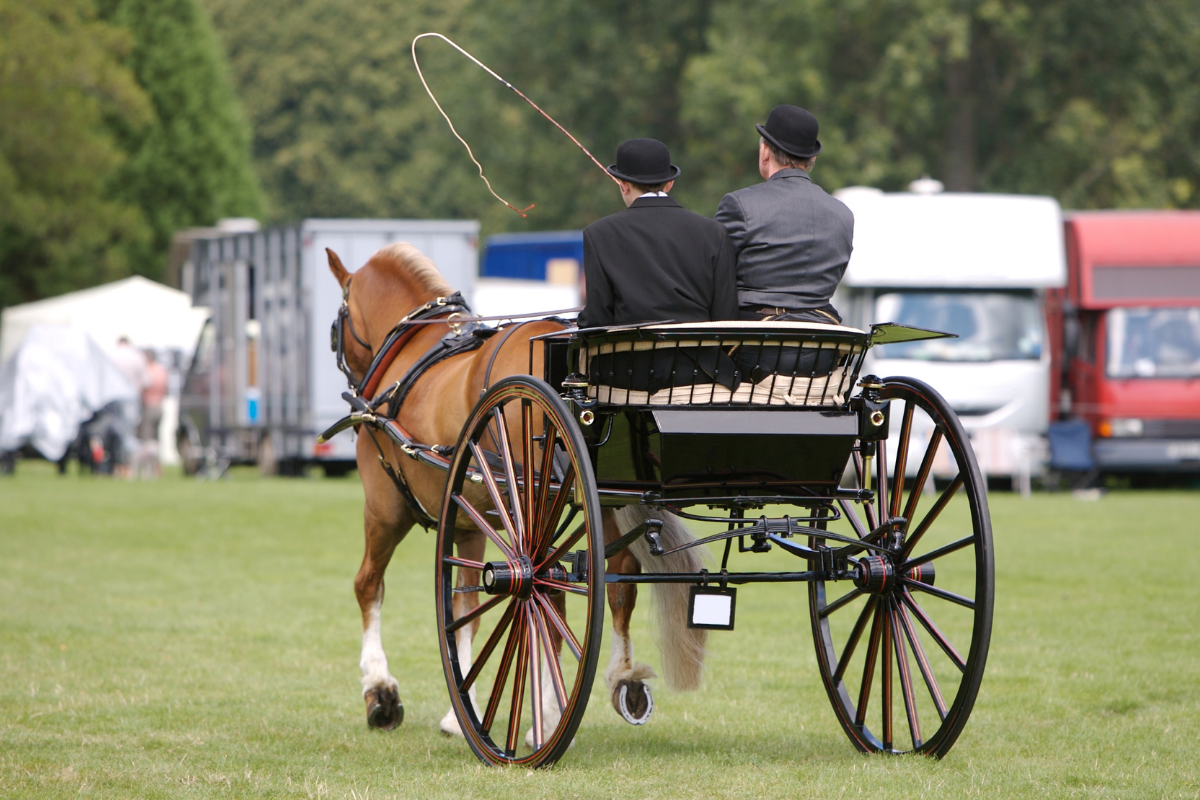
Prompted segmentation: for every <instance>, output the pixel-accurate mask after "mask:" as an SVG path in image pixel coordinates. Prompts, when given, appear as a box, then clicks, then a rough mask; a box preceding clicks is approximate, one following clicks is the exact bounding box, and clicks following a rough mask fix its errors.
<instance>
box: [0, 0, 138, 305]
mask: <svg viewBox="0 0 1200 800" xmlns="http://www.w3.org/2000/svg"><path fill="white" fill-rule="evenodd" d="M129 46H130V41H129V37H128V36H127V35H126V34H124V33H123V32H122V31H120V30H118V29H115V28H113V27H111V26H109V25H106V24H104V23H102V22H98V21H97V20H96V19H95V18H94V16H93V15H92V13H91V7H90V3H88V2H86V0H0V119H3V120H4V124H2V125H0V306H5V305H11V304H14V303H20V302H26V301H29V300H34V299H37V298H39V297H45V296H48V295H53V294H58V293H61V292H64V291H68V290H71V289H75V288H79V287H81V286H87V285H90V284H93V283H98V282H101V281H104V280H111V279H113V278H117V277H121V276H122V275H125V274H127V273H128V271H129V267H130V262H129V257H128V251H129V248H131V247H140V246H142V245H144V243H145V242H146V241H148V239H149V235H150V232H149V230H148V228H147V226H146V225H145V223H144V221H143V219H142V217H141V214H140V213H139V210H138V208H137V207H136V206H135V205H133V204H131V203H129V202H127V201H125V200H123V199H119V198H118V199H114V198H113V197H112V196H111V195H110V194H109V193H108V191H107V185H106V183H107V180H106V179H107V177H108V176H109V175H111V174H112V172H113V171H114V170H115V169H117V168H119V166H120V164H121V163H122V158H123V157H122V153H121V151H120V149H119V147H118V146H117V144H116V143H115V142H114V141H113V138H112V137H111V136H110V135H109V134H108V133H107V132H106V129H105V125H104V123H105V120H106V119H111V118H121V119H124V120H126V124H127V125H129V126H130V127H131V128H132V127H136V126H137V125H139V124H145V123H146V122H147V121H148V119H149V104H148V102H147V99H146V97H145V94H144V93H143V92H142V91H141V90H140V89H139V88H138V85H137V83H136V82H135V81H134V79H133V76H132V75H131V74H130V73H129V71H128V70H126V69H125V68H124V67H123V66H122V65H121V59H122V58H123V56H124V54H125V53H126V52H127V50H128V48H129Z"/></svg>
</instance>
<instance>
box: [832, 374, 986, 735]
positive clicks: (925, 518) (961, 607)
mask: <svg viewBox="0 0 1200 800" xmlns="http://www.w3.org/2000/svg"><path fill="white" fill-rule="evenodd" d="M880 397H881V398H882V399H884V400H890V401H891V403H890V408H889V412H890V415H891V419H890V430H891V437H890V439H889V440H888V441H886V442H880V443H879V450H878V453H877V455H876V457H875V458H873V459H871V461H869V462H866V463H864V459H863V458H862V456H861V454H860V453H858V452H856V453H855V454H854V458H853V462H852V464H853V472H854V478H855V479H856V481H857V486H860V487H861V486H862V485H863V483H864V468H865V467H867V468H869V470H870V474H871V477H872V480H871V486H870V488H871V489H873V490H874V491H875V493H876V494H875V500H874V501H873V502H872V503H869V504H867V503H863V504H861V505H860V504H855V503H851V502H842V503H840V506H841V512H842V515H843V519H841V520H838V521H836V522H833V523H831V524H830V526H829V530H830V531H831V532H836V533H839V534H841V535H843V536H853V537H856V538H859V539H863V540H865V541H867V542H869V543H870V544H873V545H874V546H875V549H869V548H863V549H862V550H861V551H860V552H858V553H856V554H855V556H854V557H855V559H856V560H857V568H856V577H855V579H854V581H853V582H848V581H838V582H836V583H834V582H830V583H826V582H813V583H811V584H810V586H809V599H810V604H809V605H810V612H811V616H812V629H813V637H814V639H815V643H816V648H817V662H818V664H819V666H820V670H821V678H822V680H823V681H824V684H825V688H826V690H827V691H828V694H829V699H830V700H831V701H832V703H833V708H834V711H835V712H836V713H837V717H838V721H839V722H840V723H841V725H842V728H843V729H844V730H845V731H846V734H847V735H848V736H849V737H850V740H851V741H852V742H853V743H854V745H855V746H856V747H858V748H859V749H860V750H863V751H865V752H885V753H922V754H927V755H932V756H936V757H938V758H940V757H941V756H943V755H945V754H946V753H947V752H948V751H949V750H950V748H951V747H952V746H953V745H954V742H955V740H956V739H957V738H958V735H959V734H960V733H961V732H962V729H963V727H964V726H965V724H966V722H967V718H968V717H969V716H970V714H971V709H972V707H973V706H974V704H975V698H976V696H977V695H978V693H979V685H980V682H981V681H982V679H983V669H984V663H985V662H986V661H987V652H988V642H989V640H990V639H991V630H992V595H993V590H994V564H993V551H992V531H991V519H990V517H989V515H988V506H987V495H986V486H985V484H984V481H983V478H982V476H981V474H980V471H979V466H978V464H977V463H976V461H975V455H974V452H973V451H972V450H971V445H970V442H969V441H968V440H967V436H966V433H965V432H964V430H963V427H962V424H961V423H960V422H959V420H958V418H957V417H956V416H955V415H954V412H953V411H952V410H951V409H950V407H949V405H947V403H946V401H945V400H944V399H942V397H941V395H939V394H938V393H937V392H936V391H934V390H933V389H932V388H930V387H929V386H927V385H925V384H924V383H921V382H920V381H916V380H913V379H911V378H887V379H885V380H884V381H883V388H882V389H881V390H880ZM889 450H891V451H892V452H890V453H889V452H888V451H889ZM900 518H903V520H901V519H900ZM889 523H891V524H889ZM822 541H825V542H826V543H827V544H829V546H831V547H838V546H840V545H841V543H840V542H836V541H831V540H822V539H820V538H813V540H812V542H813V543H814V544H816V543H821V542H822Z"/></svg>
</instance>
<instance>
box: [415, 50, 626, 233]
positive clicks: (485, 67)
mask: <svg viewBox="0 0 1200 800" xmlns="http://www.w3.org/2000/svg"><path fill="white" fill-rule="evenodd" d="M427 36H432V37H434V38H437V39H441V40H442V41H443V42H445V43H446V44H448V45H450V46H451V47H453V48H454V49H455V50H457V51H458V52H460V53H462V54H463V55H464V56H466V57H467V58H469V59H470V60H471V61H472V62H474V63H475V65H476V66H478V67H479V68H480V69H482V70H483V71H484V72H486V73H487V74H488V75H491V76H492V77H493V78H495V79H496V80H498V81H500V83H502V84H504V85H505V86H506V87H508V88H509V89H512V90H513V91H514V92H515V93H516V95H517V97H520V98H521V99H522V100H524V101H525V102H526V103H529V105H531V106H533V108H534V110H535V111H537V112H538V113H539V114H541V115H542V116H543V117H545V118H546V119H548V120H549V121H550V123H551V124H552V125H553V126H554V127H556V128H558V129H559V130H560V131H562V132H563V134H564V135H565V136H566V137H567V138H568V139H570V140H571V141H572V142H574V143H575V146H576V147H578V148H579V149H580V150H582V151H583V153H584V155H586V156H587V157H588V158H590V159H591V160H592V163H593V164H595V165H596V166H597V167H599V168H600V169H601V170H603V172H604V174H605V175H608V170H606V169H604V165H603V164H601V163H600V162H599V161H597V160H596V157H595V156H594V155H592V154H591V151H589V150H588V149H587V148H586V147H584V146H583V145H582V144H580V142H579V140H578V139H576V138H575V137H574V136H572V135H571V133H570V131H568V130H567V129H566V128H564V127H563V126H562V125H559V124H558V121H557V120H555V119H554V117H552V116H550V115H549V114H547V113H546V112H545V111H542V109H541V108H540V107H539V106H538V104H537V103H535V102H533V101H532V100H530V99H529V98H528V97H526V96H525V94H524V93H523V92H522V91H521V90H520V89H518V88H517V87H515V86H513V85H512V84H511V83H509V82H508V81H506V80H504V78H501V77H500V76H499V75H497V74H496V73H495V71H493V70H492V69H491V68H490V67H489V66H488V65H487V64H484V63H483V62H482V61H480V60H479V59H478V58H476V57H475V56H473V55H471V54H470V53H468V52H467V51H466V50H464V49H463V48H461V47H459V46H458V45H457V44H456V43H454V42H453V41H451V40H450V39H448V38H447V37H445V36H443V35H442V34H440V33H422V34H421V35H420V36H417V38H415V39H413V41H412V57H413V65H414V66H415V67H416V68H417V77H419V78H420V79H421V85H422V86H424V87H425V92H426V94H428V95H429V99H430V100H432V101H433V104H434V105H435V106H437V110H438V112H439V113H440V114H441V115H442V116H443V117H444V118H445V120H446V124H447V125H449V126H450V132H451V133H453V134H454V138H456V139H458V141H460V142H462V146H463V147H465V148H466V149H467V155H468V156H470V157H471V161H473V162H474V163H475V166H476V167H477V168H478V169H479V177H480V178H483V182H484V183H485V184H487V188H488V191H489V192H491V193H492V197H494V198H496V199H497V200H499V201H500V202H501V203H504V205H506V206H508V207H509V208H511V209H512V210H513V211H516V212H517V213H518V214H520V215H521V216H522V217H524V216H525V212H526V211H528V210H529V209H531V208H533V204H532V203H531V204H530V205H529V206H528V207H526V208H525V209H524V210H521V209H519V208H517V207H516V206H514V205H513V204H512V203H510V202H508V201H507V200H505V199H504V198H503V197H501V196H500V195H498V194H496V190H495V189H493V188H492V183H491V181H489V180H488V179H487V176H486V175H484V174H483V165H482V164H480V163H479V161H478V159H476V158H475V154H474V153H473V152H471V145H469V144H467V140H466V139H464V138H463V137H462V136H460V135H459V133H458V131H457V130H456V129H455V127H454V123H453V122H451V121H450V115H449V114H447V113H446V112H445V110H444V109H443V108H442V106H441V103H439V102H438V101H437V98H436V97H434V96H433V91H432V90H431V89H430V88H429V84H428V83H426V81H425V74H424V73H423V72H421V64H420V62H419V61H417V42H419V41H421V40H422V39H424V38H426V37H427ZM608 177H609V178H611V179H612V181H613V182H614V183H616V178H613V177H612V176H611V175H608Z"/></svg>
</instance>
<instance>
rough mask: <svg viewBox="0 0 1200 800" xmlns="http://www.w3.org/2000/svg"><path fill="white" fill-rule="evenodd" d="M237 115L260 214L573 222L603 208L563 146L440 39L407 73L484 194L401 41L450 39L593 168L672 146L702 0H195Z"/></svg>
mask: <svg viewBox="0 0 1200 800" xmlns="http://www.w3.org/2000/svg"><path fill="white" fill-rule="evenodd" d="M206 2H207V3H208V7H209V8H210V9H211V10H212V13H213V18H214V21H215V23H216V25H217V27H218V29H219V30H220V31H221V32H222V34H223V36H224V37H225V41H226V43H227V47H228V50H229V54H230V60H231V64H232V66H233V71H234V74H235V75H236V76H237V83H238V86H239V90H240V91H241V92H242V96H243V100H244V103H245V106H246V108H247V109H249V113H250V114H251V118H252V122H253V127H254V131H255V140H254V153H255V158H256V160H257V162H258V164H259V168H260V170H261V171H262V174H263V176H264V181H265V184H266V188H267V192H268V194H269V196H270V199H271V204H272V207H273V208H274V209H275V212H276V216H277V217H278V218H283V219H297V218H300V217H304V216H325V215H328V216H360V215H363V216H399V217H425V218H428V217H446V216H451V217H455V216H458V217H462V216H465V217H474V218H479V219H482V220H483V222H484V228H485V231H494V230H523V229H524V230H531V229H546V228H556V227H571V226H581V225H586V224H587V223H588V222H590V221H592V220H593V219H595V218H596V217H598V216H602V215H604V214H607V213H610V212H612V211H614V210H616V209H617V208H619V207H620V200H619V198H618V197H617V195H616V193H615V192H614V191H613V188H612V184H611V182H610V181H609V180H608V179H607V178H606V177H605V176H604V174H603V173H601V172H600V171H599V170H598V169H596V167H595V166H594V165H593V164H591V163H590V162H589V161H588V160H587V159H586V158H585V157H584V156H583V155H582V154H581V153H579V151H578V150H577V149H576V148H575V146H574V145H572V144H571V143H570V141H568V140H567V139H566V138H565V137H563V136H562V134H561V133H559V132H558V131H557V130H555V129H554V128H553V127H552V126H551V125H550V124H549V123H547V122H546V121H545V120H544V119H542V117H541V116H539V115H538V114H537V113H536V112H535V111H534V110H533V109H531V108H529V107H528V106H527V105H525V103H524V102H523V101H521V100H520V99H519V98H517V97H516V96H514V95H513V94H512V93H511V92H510V91H508V90H507V89H505V88H504V87H503V86H501V85H500V84H499V83H497V82H496V81H495V80H494V79H492V78H491V77H489V76H488V75H486V74H485V73H484V72H483V71H481V70H479V69H478V68H477V67H475V66H474V65H472V64H470V63H469V62H467V61H466V60H465V59H464V58H462V56H460V55H459V54H457V53H456V52H454V51H453V50H452V49H451V48H450V47H449V46H448V45H445V44H444V43H441V42H435V41H433V40H424V41H423V42H422V43H421V44H420V45H419V53H420V57H421V64H422V68H423V69H424V71H425V74H426V77H427V79H428V80H429V83H430V85H431V87H432V88H433V90H434V92H435V93H436V95H437V97H438V99H439V102H441V103H442V105H443V107H444V108H445V109H446V111H447V113H449V114H450V116H451V119H453V121H454V124H455V126H456V127H457V128H458V130H459V131H460V133H462V134H463V136H464V137H465V138H466V139H467V141H468V142H469V143H470V144H471V146H472V148H474V150H475V153H476V155H477V157H478V158H479V160H480V161H481V162H482V163H483V164H484V167H485V169H486V172H487V174H488V176H489V178H490V179H491V180H492V183H493V185H494V186H495V187H496V189H497V191H499V192H500V194H502V195H504V196H505V197H507V198H508V199H509V200H510V201H511V202H513V204H514V205H520V206H525V205H528V204H529V203H535V204H536V208H535V209H534V210H533V211H532V212H530V214H529V216H528V217H527V218H522V217H520V216H518V215H517V214H514V213H512V212H511V211H509V210H508V209H505V208H504V207H503V206H501V205H500V204H499V203H497V202H496V201H495V200H494V199H493V198H492V197H491V196H490V195H489V194H488V193H487V190H486V188H485V186H484V185H483V183H482V181H480V180H479V178H478V175H477V172H476V169H475V167H474V165H472V164H471V162H470V160H469V159H468V158H467V156H466V153H465V152H464V151H463V149H462V146H461V145H460V144H459V143H458V142H457V141H456V140H455V139H454V138H453V137H452V136H451V134H450V131H449V129H448V128H447V126H446V123H445V121H444V120H443V119H442V118H441V116H440V115H439V114H438V113H437V110H436V109H435V108H434V106H433V104H432V103H431V102H430V101H429V98H428V97H427V96H426V94H425V90H424V88H423V87H422V86H421V83H420V81H419V80H418V78H417V75H416V72H415V70H414V69H413V66H412V60H411V56H410V54H409V45H410V43H411V41H412V39H413V38H414V37H415V36H416V35H417V34H419V33H422V32H424V31H430V30H434V31H439V32H441V33H444V34H446V35H448V36H450V37H451V38H453V39H455V40H456V41H458V42H459V43H460V44H462V46H464V47H465V48H466V49H467V50H469V51H471V52H472V53H474V54H476V55H477V56H478V57H479V58H481V59H482V60H483V61H484V62H485V63H487V64H489V65H490V66H491V67H493V68H494V69H495V70H496V71H498V72H499V73H500V74H501V75H503V76H505V77H506V78H508V79H509V80H510V81H512V82H513V83H514V84H515V85H516V86H518V87H519V88H521V89H522V91H524V92H526V94H528V95H529V96H530V97H531V98H532V99H533V100H534V101H535V102H537V103H538V104H539V105H541V106H542V107H543V108H545V109H546V111H547V112H548V113H550V114H551V115H553V116H554V117H555V118H557V119H559V120H560V121H561V122H562V123H563V124H564V125H565V126H566V127H567V128H568V129H569V130H571V131H572V132H573V133H574V134H575V135H576V136H577V137H578V138H579V139H580V140H581V141H582V142H583V143H584V144H585V145H586V146H587V147H588V148H589V149H591V150H593V152H595V153H596V155H597V157H598V158H600V159H601V160H602V161H603V162H604V163H606V164H607V163H610V162H611V159H612V156H613V153H614V152H615V150H616V146H617V144H618V143H619V142H620V141H621V140H622V139H625V138H630V137H633V136H656V137H658V138H661V139H663V140H664V141H667V142H668V143H670V144H672V145H673V147H674V152H676V153H678V154H680V155H681V156H682V155H683V153H682V147H681V146H680V144H679V143H678V141H676V140H678V139H679V134H680V125H679V113H678V111H679V107H680V105H681V104H682V97H681V96H680V93H679V88H680V80H679V77H680V75H681V74H682V72H683V69H684V66H685V64H686V63H687V60H688V58H689V57H690V56H691V55H692V54H694V53H695V52H697V51H698V49H699V48H701V47H703V44H704V30H705V25H706V20H707V15H708V7H709V5H710V4H711V0H681V2H678V3H675V4H672V5H670V6H666V5H664V6H661V7H659V6H657V5H655V6H646V5H645V4H642V3H636V2H633V1H632V0H596V1H595V2H588V1H587V0H562V1H561V2H550V0H532V2H529V3H522V4H517V3H514V2H512V0H450V2H445V3H432V2H413V3H405V4H402V5H401V4H396V3H392V2H383V1H382V0H367V2H361V3H356V4H353V5H352V6H347V5H345V4H344V3H341V2H339V1H338V0H301V1H300V2H293V1H292V0H288V1H287V2H284V0H262V1H261V2H258V3H253V4H247V3H242V2H240V1H239V0H206Z"/></svg>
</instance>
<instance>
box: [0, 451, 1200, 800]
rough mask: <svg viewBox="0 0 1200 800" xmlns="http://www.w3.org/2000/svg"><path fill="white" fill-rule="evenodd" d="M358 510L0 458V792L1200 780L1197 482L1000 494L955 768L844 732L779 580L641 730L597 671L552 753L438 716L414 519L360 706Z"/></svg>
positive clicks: (760, 593)
mask: <svg viewBox="0 0 1200 800" xmlns="http://www.w3.org/2000/svg"><path fill="white" fill-rule="evenodd" d="M361 503H362V500H361V489H360V487H359V484H358V482H357V481H356V480H353V479H351V480H294V479H293V480H286V479H280V480H259V479H257V478H255V477H254V476H252V475H251V474H249V473H238V474H237V475H235V477H234V478H233V479H232V480H228V481H222V482H220V483H217V484H211V483H209V484H198V483H195V482H192V481H185V480H183V479H179V478H176V479H167V480H163V481H161V482H159V483H154V484H149V483H143V484H131V483H117V482H112V481H103V480H92V479H87V478H77V477H68V478H65V479H60V478H58V477H57V476H56V475H53V474H51V472H50V470H49V469H47V468H46V466H45V465H41V464H30V463H29V462H23V463H22V464H21V465H20V466H19V469H18V474H17V475H16V476H15V477H11V478H4V479H0V797H3V798H11V797H37V798H42V797H67V796H70V797H77V796H84V797H112V798H124V797H131V798H132V797H146V798H156V797H193V796H195V797H210V796H211V797H299V798H306V797H313V798H317V797H335V798H341V797H354V798H366V797H369V798H385V797H406V798H426V797H447V798H449V797H453V798H489V799H491V798H508V797H513V798H523V799H529V798H540V797H554V798H566V797H587V798H591V797H600V798H607V797H612V798H617V797H621V798H647V797H664V798H670V797H725V798H733V797H771V798H782V797H789V798H790V797H803V798H837V797H852V796H853V797H857V796H863V797H872V798H912V797H968V796H998V797H1010V796H1011V797H1054V798H1058V797H1087V798H1093V797H1095V798H1109V797H1111V798H1118V797H1119V798H1138V797H1154V798H1157V797H1172V798H1174V797H1192V798H1195V797H1198V796H1200V756H1197V752H1198V748H1197V743H1198V742H1200V636H1198V631H1200V581H1198V580H1197V578H1196V576H1197V575H1200V548H1198V547H1196V546H1195V545H1196V538H1197V534H1198V533H1200V525H1198V523H1197V520H1198V519H1200V493H1198V492H1190V493H1189V492H1174V493H1168V492H1114V493H1111V494H1109V495H1107V496H1105V497H1104V498H1103V499H1101V500H1100V501H1098V502H1091V503H1085V502H1080V501H1077V500H1074V499H1072V498H1071V497H1069V496H1066V495H1038V496H1035V497H1033V498H1032V499H1030V500H1021V499H1020V498H1019V497H1014V496H1012V495H1007V494H1000V495H993V496H992V498H991V504H992V517H993V524H994V528H995V537H996V551H997V589H996V614H995V632H994V635H993V639H992V648H991V656H990V659H989V663H988V670H987V675H986V677H985V680H984V684H983V689H982V692H981V694H980V697H979V701H978V703H977V705H976V707H975V712H974V715H973V716H972V718H971V721H970V724H969V725H968V726H967V729H966V732H965V733H964V734H963V736H962V738H961V739H960V740H959V742H958V744H957V746H956V747H955V749H954V750H953V751H951V753H950V755H949V756H948V757H947V758H946V759H944V760H942V761H940V762H939V761H932V760H928V759H919V758H885V757H867V756H863V755H860V754H858V753H857V752H856V751H855V750H853V748H852V747H851V746H850V743H849V741H848V740H847V739H846V737H845V735H844V734H843V733H842V731H841V729H840V728H839V727H838V725H837V723H836V722H835V720H834V716H833V713H832V711H831V709H830V707H829V702H828V700H827V699H826V697H825V694H824V691H823V689H822V688H821V685H820V681H819V678H818V676H817V670H816V663H815V659H814V655H813V647H812V639H811V634H810V633H809V622H808V615H807V610H806V602H807V601H806V595H805V593H804V592H803V590H802V589H798V588H796V587H790V588H789V587H786V586H777V587H747V588H746V589H743V591H742V593H741V596H740V597H739V602H738V629H737V631H735V632H732V633H717V634H714V635H713V636H712V637H711V639H710V642H711V655H710V658H709V662H708V663H709V671H708V678H707V683H706V686H705V688H704V689H703V690H702V691H700V692H698V693H694V694H690V695H677V694H670V693H668V692H667V691H666V690H665V689H663V690H660V691H659V693H658V696H657V700H658V709H657V711H656V713H655V717H654V719H653V720H652V721H651V722H650V724H648V725H646V726H645V727H643V728H633V727H630V726H629V725H627V724H625V723H624V722H623V721H621V720H620V719H619V718H618V717H617V715H616V714H615V713H614V712H613V711H612V709H611V707H610V706H608V704H607V702H606V701H605V698H604V696H603V695H604V693H603V688H602V681H600V680H599V679H598V680H597V684H596V685H597V688H596V690H595V691H594V693H593V698H592V701H591V705H590V706H589V710H588V714H587V716H586V717H585V719H584V723H583V725H582V727H581V728H580V730H579V733H578V736H577V742H576V745H575V747H574V748H573V749H571V750H570V751H569V752H568V753H567V755H566V756H565V757H564V758H563V760H562V761H561V762H560V763H559V765H558V766H557V767H555V768H554V769H553V770H550V771H540V772H528V771H524V770H491V769H487V768H484V767H482V766H480V765H479V763H478V762H477V761H476V759H475V757H474V755H472V754H471V753H470V751H469V750H468V749H467V747H466V745H465V744H464V743H463V742H462V741H461V740H452V739H448V738H446V737H443V736H442V735H441V734H439V733H438V730H437V723H438V720H439V719H440V718H441V716H442V715H443V714H444V713H445V711H446V709H447V708H448V700H447V697H446V688H445V682H444V679H443V677H442V672H441V666H440V663H439V661H438V656H437V640H436V636H435V633H434V622H433V591H432V584H433V554H432V549H433V537H432V535H431V534H426V533H424V532H421V531H420V530H417V531H414V532H413V533H412V534H411V535H410V537H409V539H408V540H407V541H406V542H405V543H404V544H403V545H402V546H401V548H400V550H399V552H398V557H397V559H396V560H395V561H394V562H393V564H392V568H391V570H390V572H389V575H388V595H387V604H386V606H385V611H384V613H385V617H384V625H385V627H384V644H385V646H386V648H387V650H388V655H389V658H390V661H391V668H392V672H393V674H395V675H396V676H397V678H398V679H399V680H400V686H401V692H402V696H403V699H404V703H405V707H406V718H405V722H404V724H403V726H402V727H401V728H400V729H399V730H397V731H394V732H391V733H378V732H372V731H369V730H368V729H367V728H366V725H365V722H364V715H363V706H362V702H361V700H360V698H359V688H358V668H357V661H358V646H359V639H360V629H359V616H358V611H357V606H356V604H355V602H354V598H353V592H352V589H351V580H352V578H353V575H354V572H355V570H356V569H357V566H358V560H359V558H360V556H361V538H362V532H361V530H362V529H361V523H360V515H361ZM644 605H645V604H644V602H643V603H642V604H640V605H639V611H638V616H637V622H638V623H639V627H638V629H637V631H636V639H635V641H636V642H637V646H638V647H639V648H640V655H642V656H643V657H645V658H646V660H648V661H650V662H651V663H652V664H656V663H657V661H658V658H657V653H656V652H654V651H653V646H652V645H651V644H650V640H649V637H648V634H647V632H646V628H645V625H646V618H647V615H646V613H645V608H644ZM602 653H604V654H605V655H606V654H607V646H606V647H604V649H603V650H602Z"/></svg>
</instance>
